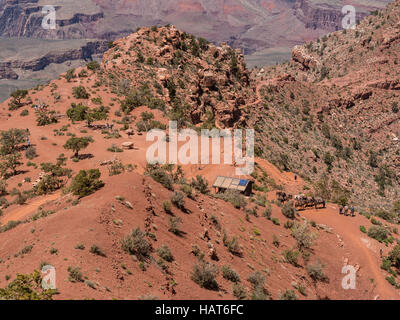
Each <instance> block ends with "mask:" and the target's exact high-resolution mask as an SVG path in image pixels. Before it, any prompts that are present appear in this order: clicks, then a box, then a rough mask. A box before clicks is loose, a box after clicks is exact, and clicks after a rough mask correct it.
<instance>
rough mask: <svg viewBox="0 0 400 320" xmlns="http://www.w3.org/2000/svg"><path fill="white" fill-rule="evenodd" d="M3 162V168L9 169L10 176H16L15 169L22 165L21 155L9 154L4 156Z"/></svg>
mask: <svg viewBox="0 0 400 320" xmlns="http://www.w3.org/2000/svg"><path fill="white" fill-rule="evenodd" d="M4 160H5V167H6V168H7V169H11V175H16V174H17V168H18V167H19V166H21V165H22V164H23V163H22V162H21V161H20V160H21V154H20V153H17V152H16V153H11V154H8V155H6V156H4Z"/></svg>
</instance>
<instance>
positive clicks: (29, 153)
mask: <svg viewBox="0 0 400 320" xmlns="http://www.w3.org/2000/svg"><path fill="white" fill-rule="evenodd" d="M25 157H26V158H27V159H29V160H32V159H33V158H35V157H37V153H36V148H35V147H33V146H30V147H28V148H27V149H26V150H25Z"/></svg>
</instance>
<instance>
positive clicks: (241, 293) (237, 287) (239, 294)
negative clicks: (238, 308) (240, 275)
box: [233, 283, 247, 300]
mask: <svg viewBox="0 0 400 320" xmlns="http://www.w3.org/2000/svg"><path fill="white" fill-rule="evenodd" d="M233 295H234V296H235V297H236V299H238V300H245V299H246V298H247V291H246V289H245V288H244V287H243V286H242V285H241V284H240V283H234V284H233Z"/></svg>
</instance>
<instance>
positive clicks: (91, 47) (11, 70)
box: [0, 40, 107, 79]
mask: <svg viewBox="0 0 400 320" xmlns="http://www.w3.org/2000/svg"><path fill="white" fill-rule="evenodd" d="M106 50H107V43H106V41H101V40H99V41H93V42H88V43H87V44H85V45H84V46H82V47H80V48H75V49H70V50H61V51H52V52H49V53H47V54H45V55H43V56H41V57H37V58H33V59H26V60H12V59H9V60H8V61H1V62H0V79H18V74H17V73H16V72H15V71H16V69H20V70H30V71H39V70H43V69H44V68H45V67H47V66H48V65H49V64H52V63H57V64H60V63H63V62H66V61H71V60H88V59H91V58H92V56H93V55H96V54H101V53H103V52H105V51H106Z"/></svg>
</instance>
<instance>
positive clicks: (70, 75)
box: [65, 69, 75, 82]
mask: <svg viewBox="0 0 400 320" xmlns="http://www.w3.org/2000/svg"><path fill="white" fill-rule="evenodd" d="M73 78H75V69H69V70H68V71H67V73H66V74H65V79H67V82H70V81H71V80H72V79H73Z"/></svg>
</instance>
